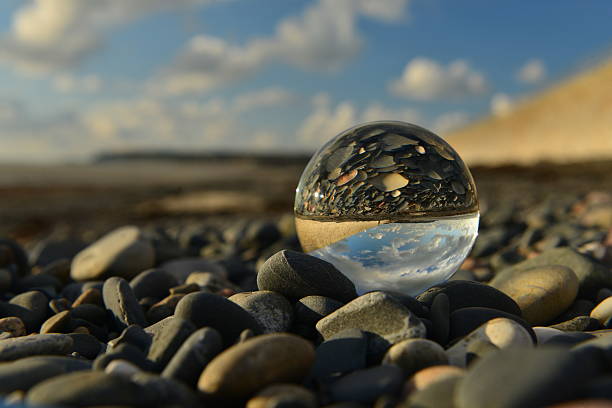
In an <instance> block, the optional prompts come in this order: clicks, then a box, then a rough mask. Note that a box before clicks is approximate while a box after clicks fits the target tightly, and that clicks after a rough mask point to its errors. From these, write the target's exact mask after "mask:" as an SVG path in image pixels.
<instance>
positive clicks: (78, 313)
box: [70, 303, 108, 325]
mask: <svg viewBox="0 0 612 408" xmlns="http://www.w3.org/2000/svg"><path fill="white" fill-rule="evenodd" d="M70 314H71V315H72V317H74V318H77V319H83V320H87V321H88V322H91V323H94V324H97V325H104V324H106V323H107V317H108V316H107V314H106V310H104V309H103V308H102V307H100V306H98V305H92V304H89V303H85V304H82V305H79V306H77V307H74V308H72V310H70Z"/></svg>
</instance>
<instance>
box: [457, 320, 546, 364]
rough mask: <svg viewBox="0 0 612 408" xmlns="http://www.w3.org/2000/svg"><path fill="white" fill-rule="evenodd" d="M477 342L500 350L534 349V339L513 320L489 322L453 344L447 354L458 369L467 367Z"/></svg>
mask: <svg viewBox="0 0 612 408" xmlns="http://www.w3.org/2000/svg"><path fill="white" fill-rule="evenodd" d="M475 342H485V343H490V344H491V345H493V346H495V347H496V348H499V349H505V348H508V347H524V348H526V347H532V346H533V344H534V338H533V337H532V335H531V333H530V332H529V331H528V330H527V329H525V327H524V326H523V325H521V324H519V323H517V322H516V321H515V320H513V319H507V318H504V317H500V318H495V319H492V320H489V321H487V322H485V323H484V324H482V325H481V326H479V327H478V328H476V329H475V330H474V331H472V332H471V333H470V334H468V335H467V336H465V337H463V338H462V339H461V340H459V341H457V342H456V343H455V344H453V345H452V346H451V347H450V348H449V349H448V350H446V354H447V355H448V359H449V362H450V363H451V364H452V365H454V366H457V367H465V366H466V365H467V363H468V361H467V356H468V353H469V352H470V351H471V349H472V347H471V344H473V343H475Z"/></svg>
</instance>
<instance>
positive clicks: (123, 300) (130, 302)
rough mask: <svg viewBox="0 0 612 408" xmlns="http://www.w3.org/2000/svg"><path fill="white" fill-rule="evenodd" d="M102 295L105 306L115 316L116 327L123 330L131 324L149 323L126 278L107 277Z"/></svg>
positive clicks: (144, 324) (114, 324)
mask: <svg viewBox="0 0 612 408" xmlns="http://www.w3.org/2000/svg"><path fill="white" fill-rule="evenodd" d="M102 296H103V298H104V306H105V307H106V309H107V310H108V311H109V313H110V314H111V315H112V316H113V326H114V327H115V329H117V330H123V329H125V328H126V327H127V326H129V325H131V324H137V325H139V326H142V327H145V326H146V325H147V324H146V319H145V316H144V312H143V310H142V307H140V305H139V304H138V300H137V299H136V296H135V295H134V292H133V291H132V288H131V287H130V285H129V284H128V283H127V281H126V280H125V279H123V278H118V277H112V278H109V279H107V280H106V282H104V287H103V288H102Z"/></svg>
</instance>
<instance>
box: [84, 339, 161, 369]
mask: <svg viewBox="0 0 612 408" xmlns="http://www.w3.org/2000/svg"><path fill="white" fill-rule="evenodd" d="M114 360H126V361H128V362H130V363H132V364H133V365H135V366H136V367H138V368H140V369H142V370H144V371H155V369H156V367H155V365H154V364H153V363H152V362H151V361H149V360H147V358H146V356H145V354H144V353H143V352H142V351H141V350H140V349H139V348H138V347H136V346H133V345H131V344H129V343H123V344H120V345H118V346H117V347H115V348H113V349H111V350H109V351H107V352H106V353H104V354H100V355H98V357H96V359H95V360H94V363H93V368H94V370H104V369H105V368H106V366H108V365H109V364H110V363H111V362H112V361H114Z"/></svg>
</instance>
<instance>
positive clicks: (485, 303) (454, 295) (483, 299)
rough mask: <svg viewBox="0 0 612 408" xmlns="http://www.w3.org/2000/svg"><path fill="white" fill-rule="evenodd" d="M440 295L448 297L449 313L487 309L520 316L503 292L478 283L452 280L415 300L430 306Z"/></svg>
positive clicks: (514, 303) (514, 305)
mask: <svg viewBox="0 0 612 408" xmlns="http://www.w3.org/2000/svg"><path fill="white" fill-rule="evenodd" d="M440 293H444V294H445V295H446V296H447V297H448V305H449V310H450V312H453V311H455V310H457V309H463V308H464V307H488V308H490V309H497V310H501V311H503V312H506V313H512V314H514V315H516V316H521V309H520V307H519V306H518V305H517V304H516V302H515V301H514V300H513V299H512V298H511V297H509V296H508V295H507V294H505V293H504V292H502V291H500V290H499V289H496V288H494V287H491V286H489V285H485V284H483V283H479V282H473V281H464V280H454V281H448V282H444V283H441V284H438V285H436V286H433V287H431V288H429V289H427V290H426V291H425V292H423V293H421V294H420V295H419V296H417V300H418V301H420V302H423V303H425V304H426V305H428V306H432V304H433V302H434V299H435V298H436V296H437V295H439V294H440Z"/></svg>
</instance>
